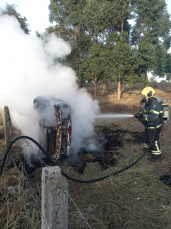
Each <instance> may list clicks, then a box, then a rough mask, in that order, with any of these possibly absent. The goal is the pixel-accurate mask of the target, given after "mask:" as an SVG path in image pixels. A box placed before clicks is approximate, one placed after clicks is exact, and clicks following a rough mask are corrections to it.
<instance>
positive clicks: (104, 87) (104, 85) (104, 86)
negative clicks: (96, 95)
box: [102, 83, 106, 95]
mask: <svg viewBox="0 0 171 229" xmlns="http://www.w3.org/2000/svg"><path fill="white" fill-rule="evenodd" d="M105 89H106V84H105V83H104V84H103V92H102V94H103V95H104V94H105Z"/></svg>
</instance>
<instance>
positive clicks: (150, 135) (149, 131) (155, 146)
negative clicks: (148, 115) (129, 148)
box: [144, 125, 162, 155]
mask: <svg viewBox="0 0 171 229" xmlns="http://www.w3.org/2000/svg"><path fill="white" fill-rule="evenodd" d="M161 130H162V125H161V126H159V127H158V128H156V132H155V128H151V127H148V126H146V127H145V144H144V147H145V148H148V146H149V145H150V143H151V141H152V143H151V146H150V148H149V151H151V152H152V154H155V155H159V154H161V149H160V142H159V137H160V133H161ZM154 132H155V136H154Z"/></svg>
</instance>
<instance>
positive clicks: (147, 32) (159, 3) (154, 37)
mask: <svg viewBox="0 0 171 229" xmlns="http://www.w3.org/2000/svg"><path fill="white" fill-rule="evenodd" d="M135 22H136V24H135V26H134V28H133V30H132V33H131V43H132V45H134V46H136V47H137V57H138V61H139V67H138V73H139V75H145V79H146V80H147V72H148V71H153V74H154V75H159V76H161V77H162V76H163V75H164V74H165V66H166V54H167V50H168V49H169V48H170V43H169V41H170V35H169V32H170V26H171V22H170V19H169V14H168V12H167V8H166V3H165V0H139V1H137V3H136V6H135Z"/></svg>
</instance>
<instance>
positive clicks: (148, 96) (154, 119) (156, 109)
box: [140, 87, 163, 162]
mask: <svg viewBox="0 0 171 229" xmlns="http://www.w3.org/2000/svg"><path fill="white" fill-rule="evenodd" d="M141 95H142V99H141V102H140V104H141V105H142V104H143V103H145V105H144V107H143V108H142V110H141V118H140V121H141V122H142V123H143V124H144V126H145V143H144V149H147V148H148V147H149V144H150V143H151V141H152V143H151V146H150V149H149V152H151V158H148V160H149V161H153V162H155V161H159V162H160V161H161V157H162V154H161V153H162V152H161V149H160V143H159V135H160V132H161V130H162V125H163V118H162V116H163V108H162V103H161V99H159V98H158V97H157V96H155V91H154V89H153V88H152V87H145V88H144V89H143V90H142V91H141ZM155 128H156V132H155ZM154 132H155V136H154Z"/></svg>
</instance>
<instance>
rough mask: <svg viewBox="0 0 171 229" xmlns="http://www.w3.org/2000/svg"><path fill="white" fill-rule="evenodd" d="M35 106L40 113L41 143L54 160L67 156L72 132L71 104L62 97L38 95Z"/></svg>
mask: <svg viewBox="0 0 171 229" xmlns="http://www.w3.org/2000/svg"><path fill="white" fill-rule="evenodd" d="M33 107H34V109H35V110H36V111H37V112H38V113H39V115H40V121H39V126H40V132H39V143H40V144H41V145H42V147H43V148H44V149H45V150H46V151H47V153H48V154H49V155H50V157H51V159H52V160H53V161H54V162H55V161H57V160H58V159H59V158H61V157H62V158H66V157H67V156H68V154H69V151H70V145H71V134H72V122H71V107H70V105H69V104H67V103H65V102H63V101H62V100H60V99H56V98H50V99H49V98H46V97H43V96H38V97H36V98H35V99H34V101H33Z"/></svg>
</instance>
